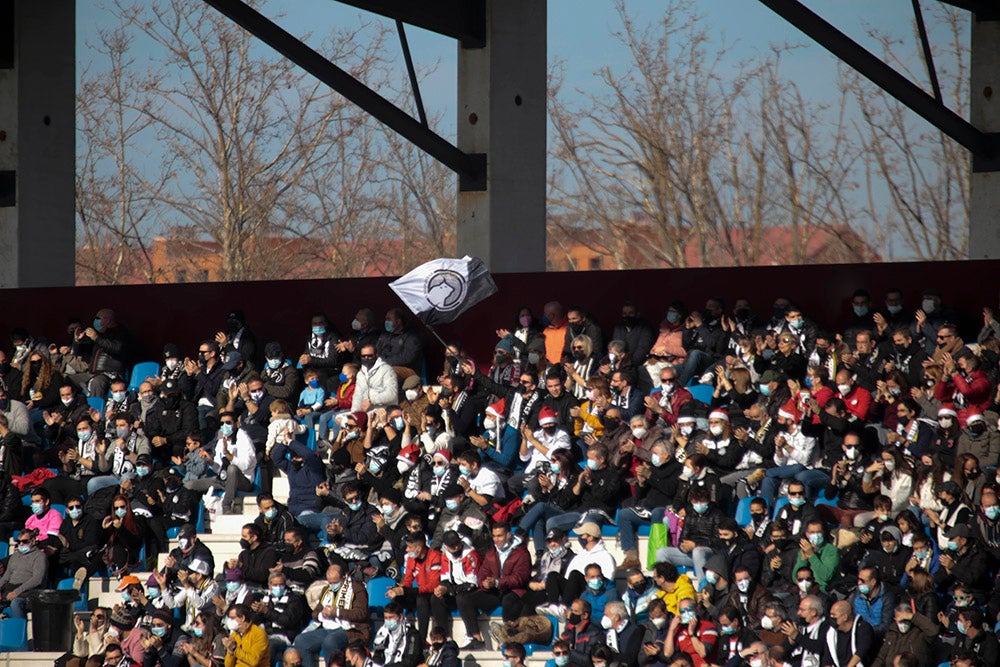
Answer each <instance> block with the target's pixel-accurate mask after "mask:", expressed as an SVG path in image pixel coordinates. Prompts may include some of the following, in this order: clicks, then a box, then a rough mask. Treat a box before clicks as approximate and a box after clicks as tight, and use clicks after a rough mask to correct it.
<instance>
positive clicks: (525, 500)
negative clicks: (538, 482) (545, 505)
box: [521, 493, 535, 505]
mask: <svg viewBox="0 0 1000 667" xmlns="http://www.w3.org/2000/svg"><path fill="white" fill-rule="evenodd" d="M533 502H535V497H534V496H533V495H531V494H530V493H529V494H528V495H526V496H525V497H524V498H523V499H522V500H521V504H522V505H530V504H531V503H533Z"/></svg>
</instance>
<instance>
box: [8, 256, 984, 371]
mask: <svg viewBox="0 0 1000 667" xmlns="http://www.w3.org/2000/svg"><path fill="white" fill-rule="evenodd" d="M494 278H495V280H496V283H497V286H498V287H499V292H498V293H497V294H496V295H494V296H492V297H490V298H489V299H487V300H486V301H484V302H483V303H481V304H479V305H478V306H476V307H474V308H472V309H471V310H469V311H468V312H466V313H465V314H464V315H463V316H462V317H461V318H459V320H458V321H457V322H455V323H453V324H451V325H446V326H441V327H439V331H440V333H441V335H442V337H443V338H445V340H453V339H457V340H462V341H463V342H464V343H465V344H466V346H467V347H468V348H469V349H470V351H471V352H472V353H473V355H474V356H475V357H476V358H480V359H483V358H486V357H487V356H488V355H489V353H490V351H491V349H492V346H493V344H494V343H495V337H494V335H493V331H494V330H495V329H497V328H498V327H510V326H511V324H512V320H513V317H514V313H515V312H516V310H517V308H518V307H519V306H521V305H528V306H530V307H531V308H532V309H534V310H535V312H536V313H540V312H541V308H542V304H544V303H545V302H546V301H549V300H558V301H561V302H563V304H564V305H570V304H579V305H582V306H584V307H586V308H588V309H589V310H590V311H591V312H592V313H593V315H594V316H595V317H596V318H597V320H598V322H600V323H601V324H602V325H603V327H604V328H605V330H606V333H607V334H610V329H611V327H612V326H613V324H614V322H615V321H616V320H617V318H618V314H619V311H620V307H621V302H622V301H624V300H627V299H631V300H633V301H636V302H637V303H638V304H639V306H640V308H641V309H642V311H643V312H644V313H645V314H646V315H647V316H648V317H649V318H650V319H652V320H654V322H655V321H658V320H659V318H660V317H662V315H663V312H664V310H665V307H666V304H667V303H669V302H670V301H672V300H674V299H681V300H683V301H684V302H685V303H686V304H687V305H688V307H689V308H694V307H701V306H702V305H704V302H705V299H706V298H708V297H710V296H715V295H718V296H722V297H724V298H725V299H726V301H727V308H728V307H729V306H730V305H731V303H732V300H733V299H734V298H736V297H738V296H741V295H745V296H747V297H749V298H750V299H751V301H752V303H753V305H754V309H755V310H756V311H757V312H758V313H762V314H766V313H769V312H770V308H771V303H772V302H773V300H774V299H775V298H776V297H778V296H787V297H788V298H790V299H792V300H793V301H796V302H797V303H799V304H801V306H802V307H803V308H804V310H805V312H806V313H807V314H808V315H810V316H811V317H812V318H813V319H815V320H817V321H818V322H819V323H820V324H821V325H822V326H826V327H833V328H839V327H841V326H842V325H843V323H844V322H845V320H848V319H849V316H850V310H851V307H850V299H851V293H852V292H853V291H854V290H855V289H856V288H858V287H865V288H867V289H868V290H869V291H870V292H871V294H872V298H873V302H874V303H875V305H876V306H878V305H879V304H881V303H882V296H883V293H884V291H885V290H886V289H887V288H888V287H891V286H898V287H900V288H902V289H903V292H904V295H905V298H906V307H907V309H915V308H917V307H918V306H919V304H920V292H921V290H923V289H925V288H928V287H937V288H938V289H940V290H941V292H942V293H943V296H944V301H945V302H946V303H947V304H948V305H950V306H952V307H955V308H957V309H958V310H959V311H960V313H962V315H963V319H962V321H961V322H960V324H961V325H962V330H963V334H964V336H965V338H966V339H967V340H969V339H974V337H975V334H976V333H977V332H978V327H979V325H980V322H981V315H980V313H981V309H982V307H983V306H985V305H989V306H993V307H994V308H996V306H997V295H998V292H997V279H998V278H1000V261H993V260H990V261H969V262H939V263H903V264H843V265H822V266H776V267H750V268H716V269H672V270H647V271H601V272H578V273H521V274H501V275H497V276H495V277H494ZM389 282H390V279H388V278H352V279H343V280H296V281H286V282H252V283H205V284H184V285H141V286H127V287H75V288H51V289H23V290H0V303H2V304H3V305H2V308H0V331H3V332H6V331H9V330H10V329H11V328H12V327H15V326H24V327H27V328H28V329H29V330H30V331H31V332H32V333H33V334H34V335H36V336H45V337H47V338H50V339H55V340H60V341H61V340H62V339H63V338H64V337H65V322H66V319H67V318H68V317H69V316H71V315H76V316H79V317H81V318H82V319H83V320H84V321H90V320H92V319H93V316H94V313H95V312H96V311H97V310H98V309H100V308H102V307H111V308H114V309H115V310H116V311H117V312H118V314H119V319H120V321H122V322H124V323H125V324H126V325H127V326H128V327H129V329H130V330H131V331H132V332H133V333H135V334H136V335H137V337H138V338H139V340H140V341H141V353H140V356H142V357H144V358H148V359H159V351H160V350H161V349H162V346H163V344H164V343H165V342H175V343H178V344H179V345H180V346H181V349H182V350H183V351H184V353H185V354H193V352H194V351H195V345H196V344H197V343H198V341H199V340H200V339H202V338H205V337H210V336H211V335H213V334H214V332H215V331H217V330H219V329H220V328H221V326H222V324H223V320H224V317H225V314H226V312H227V311H228V310H229V309H232V308H241V309H243V311H244V312H245V313H246V316H247V320H248V322H249V323H250V326H251V327H252V328H253V330H254V331H255V333H256V334H257V338H258V341H260V342H261V343H263V342H264V341H267V340H271V339H277V340H279V341H281V342H282V344H283V345H284V346H285V348H286V350H288V356H297V355H298V354H299V353H300V352H301V348H302V346H303V343H304V341H305V338H306V335H307V333H308V329H309V315H310V314H311V313H312V312H313V311H316V310H323V311H326V312H327V314H328V315H329V316H330V317H331V318H332V319H333V320H334V321H335V322H336V324H337V326H338V327H339V328H340V329H341V330H342V331H346V330H348V329H349V327H350V321H351V319H352V318H353V316H354V313H355V312H356V311H357V310H358V308H361V307H363V306H369V307H371V308H374V309H375V311H376V313H378V314H379V315H381V314H382V313H384V312H385V311H386V310H387V309H388V308H390V307H396V306H399V305H401V304H400V302H399V300H398V299H397V298H396V296H395V294H394V293H393V292H392V291H391V290H390V289H389V287H388V283H389ZM425 333H426V332H425ZM425 338H426V340H427V349H428V350H430V351H431V352H432V353H433V354H432V356H431V369H432V370H433V369H435V368H437V367H438V366H439V364H440V357H441V354H440V345H438V344H437V343H435V342H433V340H432V339H430V337H429V336H425ZM0 340H2V342H3V344H7V340H6V336H4V337H3V338H2V339H0ZM261 347H262V346H261Z"/></svg>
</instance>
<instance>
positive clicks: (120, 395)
mask: <svg viewBox="0 0 1000 667" xmlns="http://www.w3.org/2000/svg"><path fill="white" fill-rule="evenodd" d="M111 400H112V401H114V402H115V403H121V402H122V401H124V400H125V392H124V391H113V392H111Z"/></svg>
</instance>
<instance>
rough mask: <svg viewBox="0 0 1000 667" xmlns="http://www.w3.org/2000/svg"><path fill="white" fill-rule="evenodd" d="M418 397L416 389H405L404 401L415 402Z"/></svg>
mask: <svg viewBox="0 0 1000 667" xmlns="http://www.w3.org/2000/svg"><path fill="white" fill-rule="evenodd" d="M419 395H420V394H418V393H417V390H416V389H407V390H406V400H408V401H409V402H411V403H412V402H413V401H415V400H417V396H419Z"/></svg>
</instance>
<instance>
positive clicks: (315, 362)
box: [282, 313, 345, 400]
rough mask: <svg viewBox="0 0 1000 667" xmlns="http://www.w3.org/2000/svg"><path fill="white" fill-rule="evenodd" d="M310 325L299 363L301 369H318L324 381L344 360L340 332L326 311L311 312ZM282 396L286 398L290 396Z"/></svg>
mask: <svg viewBox="0 0 1000 667" xmlns="http://www.w3.org/2000/svg"><path fill="white" fill-rule="evenodd" d="M310 327H311V328H310V332H309V339H308V341H307V342H306V348H305V351H304V352H303V353H302V354H301V355H299V365H300V366H301V367H302V368H303V370H316V371H319V373H320V375H321V377H322V379H323V380H324V382H325V381H326V380H328V379H330V378H331V377H332V376H333V374H334V373H335V372H336V370H337V368H338V367H339V366H340V364H342V363H343V362H344V360H343V359H342V358H341V356H342V355H341V352H343V351H345V350H344V349H342V341H341V336H340V332H339V331H337V328H336V327H335V326H334V325H333V324H332V323H331V322H330V318H328V317H327V316H326V313H313V315H312V319H311V321H310ZM282 362H284V359H282ZM283 398H285V399H286V400H287V399H288V398H290V397H289V396H285V397H283Z"/></svg>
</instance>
